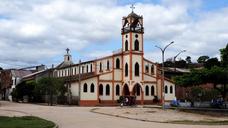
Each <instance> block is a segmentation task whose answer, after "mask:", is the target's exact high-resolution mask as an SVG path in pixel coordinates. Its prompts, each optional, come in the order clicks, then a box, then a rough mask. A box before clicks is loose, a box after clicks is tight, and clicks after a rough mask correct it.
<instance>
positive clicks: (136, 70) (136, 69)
mask: <svg viewBox="0 0 228 128" xmlns="http://www.w3.org/2000/svg"><path fill="white" fill-rule="evenodd" d="M135 76H139V64H138V62H136V64H135Z"/></svg>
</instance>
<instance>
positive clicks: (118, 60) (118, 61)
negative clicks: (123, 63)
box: [116, 58, 120, 69]
mask: <svg viewBox="0 0 228 128" xmlns="http://www.w3.org/2000/svg"><path fill="white" fill-rule="evenodd" d="M116 68H117V69H119V68H120V59H119V58H117V59H116Z"/></svg>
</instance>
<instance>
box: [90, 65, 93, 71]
mask: <svg viewBox="0 0 228 128" xmlns="http://www.w3.org/2000/svg"><path fill="white" fill-rule="evenodd" d="M90 72H93V65H92V64H90Z"/></svg>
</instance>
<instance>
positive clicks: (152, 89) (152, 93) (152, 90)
mask: <svg viewBox="0 0 228 128" xmlns="http://www.w3.org/2000/svg"><path fill="white" fill-rule="evenodd" d="M153 95H154V86H151V96H153Z"/></svg>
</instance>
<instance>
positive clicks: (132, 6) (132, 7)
mask: <svg viewBox="0 0 228 128" xmlns="http://www.w3.org/2000/svg"><path fill="white" fill-rule="evenodd" d="M130 8H131V9H132V12H134V9H135V7H134V4H132V5H131V7H130Z"/></svg>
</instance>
